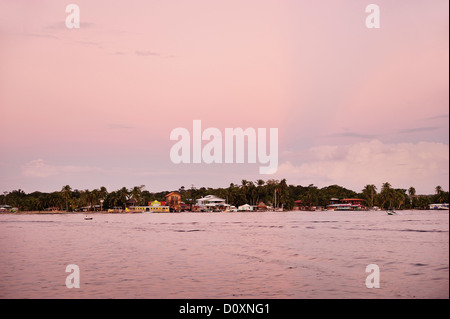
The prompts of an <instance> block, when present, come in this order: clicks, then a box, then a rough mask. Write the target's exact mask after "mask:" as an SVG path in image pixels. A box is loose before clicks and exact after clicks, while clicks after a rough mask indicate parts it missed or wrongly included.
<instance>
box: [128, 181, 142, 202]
mask: <svg viewBox="0 0 450 319" xmlns="http://www.w3.org/2000/svg"><path fill="white" fill-rule="evenodd" d="M144 187H145V185H141V186H135V187H133V189H132V190H131V192H130V193H131V197H132V198H133V199H134V200H135V201H136V203H137V204H138V205H140V204H141V200H142V190H143V188H144Z"/></svg>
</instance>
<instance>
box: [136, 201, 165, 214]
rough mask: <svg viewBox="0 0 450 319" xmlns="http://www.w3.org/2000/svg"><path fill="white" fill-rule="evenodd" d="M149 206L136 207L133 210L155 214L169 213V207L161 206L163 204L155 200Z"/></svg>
mask: <svg viewBox="0 0 450 319" xmlns="http://www.w3.org/2000/svg"><path fill="white" fill-rule="evenodd" d="M149 204H150V205H148V206H134V207H133V208H132V209H133V210H134V211H137V212H147V213H150V212H153V213H168V212H169V211H170V209H169V206H165V205H161V202H159V201H157V200H154V201H153V202H151V203H149Z"/></svg>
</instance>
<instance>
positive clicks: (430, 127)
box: [398, 126, 439, 134]
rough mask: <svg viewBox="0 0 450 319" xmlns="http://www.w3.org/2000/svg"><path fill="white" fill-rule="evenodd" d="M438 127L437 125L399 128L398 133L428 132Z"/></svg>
mask: <svg viewBox="0 0 450 319" xmlns="http://www.w3.org/2000/svg"><path fill="white" fill-rule="evenodd" d="M438 128H439V126H426V127H416V128H410V129H403V130H399V131H398V133H401V134H409V133H421V132H430V131H435V130H437V129H438Z"/></svg>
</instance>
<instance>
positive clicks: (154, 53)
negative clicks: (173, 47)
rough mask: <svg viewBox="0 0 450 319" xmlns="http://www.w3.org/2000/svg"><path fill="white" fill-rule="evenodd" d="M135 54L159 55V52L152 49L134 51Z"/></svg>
mask: <svg viewBox="0 0 450 319" xmlns="http://www.w3.org/2000/svg"><path fill="white" fill-rule="evenodd" d="M135 54H136V55H140V56H160V54H159V53H157V52H153V51H136V52H135Z"/></svg>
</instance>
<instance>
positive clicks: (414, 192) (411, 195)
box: [408, 186, 416, 208]
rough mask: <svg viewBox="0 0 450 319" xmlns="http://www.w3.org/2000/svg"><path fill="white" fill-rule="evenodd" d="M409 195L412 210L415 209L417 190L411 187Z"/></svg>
mask: <svg viewBox="0 0 450 319" xmlns="http://www.w3.org/2000/svg"><path fill="white" fill-rule="evenodd" d="M408 195H409V205H410V206H411V208H413V199H414V197H415V196H416V189H415V188H414V187H412V186H411V187H410V188H409V189H408Z"/></svg>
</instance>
